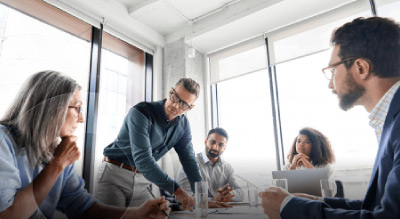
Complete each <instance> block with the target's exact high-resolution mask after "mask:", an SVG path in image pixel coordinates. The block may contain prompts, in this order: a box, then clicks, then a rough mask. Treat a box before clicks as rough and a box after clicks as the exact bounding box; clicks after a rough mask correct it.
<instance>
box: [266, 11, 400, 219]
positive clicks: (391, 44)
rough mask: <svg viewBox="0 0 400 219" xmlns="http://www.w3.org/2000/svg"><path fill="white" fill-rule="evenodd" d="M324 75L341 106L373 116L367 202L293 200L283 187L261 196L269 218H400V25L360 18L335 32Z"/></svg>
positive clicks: (296, 197)
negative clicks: (374, 141) (375, 149)
mask: <svg viewBox="0 0 400 219" xmlns="http://www.w3.org/2000/svg"><path fill="white" fill-rule="evenodd" d="M331 42H332V45H333V46H334V47H333V51H332V55H331V59H330V62H329V66H328V67H326V68H324V69H323V71H324V73H325V74H326V75H327V77H328V78H329V79H330V83H329V88H330V89H332V92H333V93H334V94H336V95H337V96H338V99H339V105H340V107H341V108H342V109H343V110H348V109H350V108H351V107H353V106H355V105H362V106H364V107H365V109H366V110H367V111H368V112H370V116H369V118H370V125H371V126H372V127H373V128H374V129H375V132H376V135H377V138H378V141H379V148H378V152H377V155H376V158H375V164H374V167H373V170H372V175H371V180H370V183H369V187H368V190H367V193H366V196H365V198H364V200H347V199H343V198H324V199H322V198H319V197H315V196H310V195H300V196H301V197H299V196H294V195H293V194H289V193H287V192H285V191H283V190H281V189H279V188H270V189H268V190H267V191H265V192H261V193H260V194H259V196H260V198H262V206H263V208H264V212H265V213H266V214H268V216H269V218H280V217H282V218H296V219H297V218H307V219H312V218H340V219H345V218H400V89H399V86H400V26H399V24H398V23H396V22H395V21H393V20H390V19H386V18H381V17H371V18H366V19H364V18H358V19H355V20H353V21H352V22H349V23H347V24H344V25H343V26H342V27H340V28H339V29H337V30H335V31H334V32H333V35H332V39H331Z"/></svg>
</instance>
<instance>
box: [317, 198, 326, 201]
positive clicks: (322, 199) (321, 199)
mask: <svg viewBox="0 0 400 219" xmlns="http://www.w3.org/2000/svg"><path fill="white" fill-rule="evenodd" d="M317 198H318V200H319V201H321V202H325V199H324V197H317Z"/></svg>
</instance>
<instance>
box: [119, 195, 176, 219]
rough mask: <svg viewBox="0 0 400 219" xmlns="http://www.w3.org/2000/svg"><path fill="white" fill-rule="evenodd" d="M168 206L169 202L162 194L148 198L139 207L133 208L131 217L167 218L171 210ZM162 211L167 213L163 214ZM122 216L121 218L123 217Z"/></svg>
mask: <svg viewBox="0 0 400 219" xmlns="http://www.w3.org/2000/svg"><path fill="white" fill-rule="evenodd" d="M168 206H169V202H168V201H167V200H165V198H164V196H163V197H161V198H156V199H153V200H148V201H146V202H145V203H144V204H143V205H141V206H140V207H139V208H136V209H134V210H135V212H134V215H133V218H160V219H161V218H167V217H168V215H169V213H170V212H171V209H170V208H169V207H168ZM164 211H165V213H166V214H167V215H165V213H164ZM124 216H127V215H124ZM124 216H123V217H122V218H125V217H124Z"/></svg>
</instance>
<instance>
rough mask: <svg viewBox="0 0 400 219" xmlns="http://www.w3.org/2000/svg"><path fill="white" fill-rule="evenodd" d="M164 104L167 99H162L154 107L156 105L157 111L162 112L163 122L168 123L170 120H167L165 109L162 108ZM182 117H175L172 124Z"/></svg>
mask: <svg viewBox="0 0 400 219" xmlns="http://www.w3.org/2000/svg"><path fill="white" fill-rule="evenodd" d="M165 102H167V99H163V100H160V101H157V102H156V105H157V108H158V110H159V111H160V112H162V113H161V114H162V116H163V117H164V120H165V121H166V122H170V120H169V119H168V117H167V115H166V114H165V108H164V104H165ZM182 117H183V114H182V115H179V116H177V117H175V118H174V119H173V120H172V121H173V122H176V121H179V120H180V119H181V118H182Z"/></svg>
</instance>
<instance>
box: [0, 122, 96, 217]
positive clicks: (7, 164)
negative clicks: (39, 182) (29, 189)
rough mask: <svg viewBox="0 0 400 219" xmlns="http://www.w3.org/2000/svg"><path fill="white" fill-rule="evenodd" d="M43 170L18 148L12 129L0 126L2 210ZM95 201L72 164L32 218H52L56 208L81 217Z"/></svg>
mask: <svg viewBox="0 0 400 219" xmlns="http://www.w3.org/2000/svg"><path fill="white" fill-rule="evenodd" d="M42 169H43V166H42V165H40V166H38V167H35V168H33V167H31V166H30V164H29V162H28V157H27V155H26V151H25V149H21V150H19V151H18V149H17V144H16V143H15V141H14V138H13V135H11V133H10V132H9V129H8V128H7V127H5V126H3V125H0V212H2V211H4V210H6V209H7V208H8V207H10V206H11V205H12V203H13V201H14V196H15V195H16V194H17V193H18V192H19V191H21V190H22V189H23V188H25V187H26V186H27V185H29V183H31V182H32V180H33V179H35V177H36V176H37V175H38V174H39V173H40V171H41V170H42ZM94 202H95V199H94V198H93V197H92V195H90V194H89V193H87V192H86V190H85V189H84V182H83V180H82V179H81V178H80V177H79V176H78V175H77V174H76V173H75V169H74V165H70V166H68V167H66V168H65V169H64V171H63V172H62V173H61V175H60V176H59V177H58V179H57V181H56V183H55V184H54V186H53V188H52V189H51V190H50V192H49V194H48V195H47V197H46V198H45V199H44V201H43V202H42V203H41V205H40V206H39V209H38V210H37V211H36V212H35V213H34V214H33V215H32V216H31V218H52V217H53V215H54V212H55V210H59V211H61V212H63V213H65V214H66V215H67V216H68V218H79V217H80V216H81V215H82V214H83V213H84V212H85V211H86V210H87V209H88V208H89V207H90V206H91V205H92V204H93V203H94ZM21 210H24V209H21Z"/></svg>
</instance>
